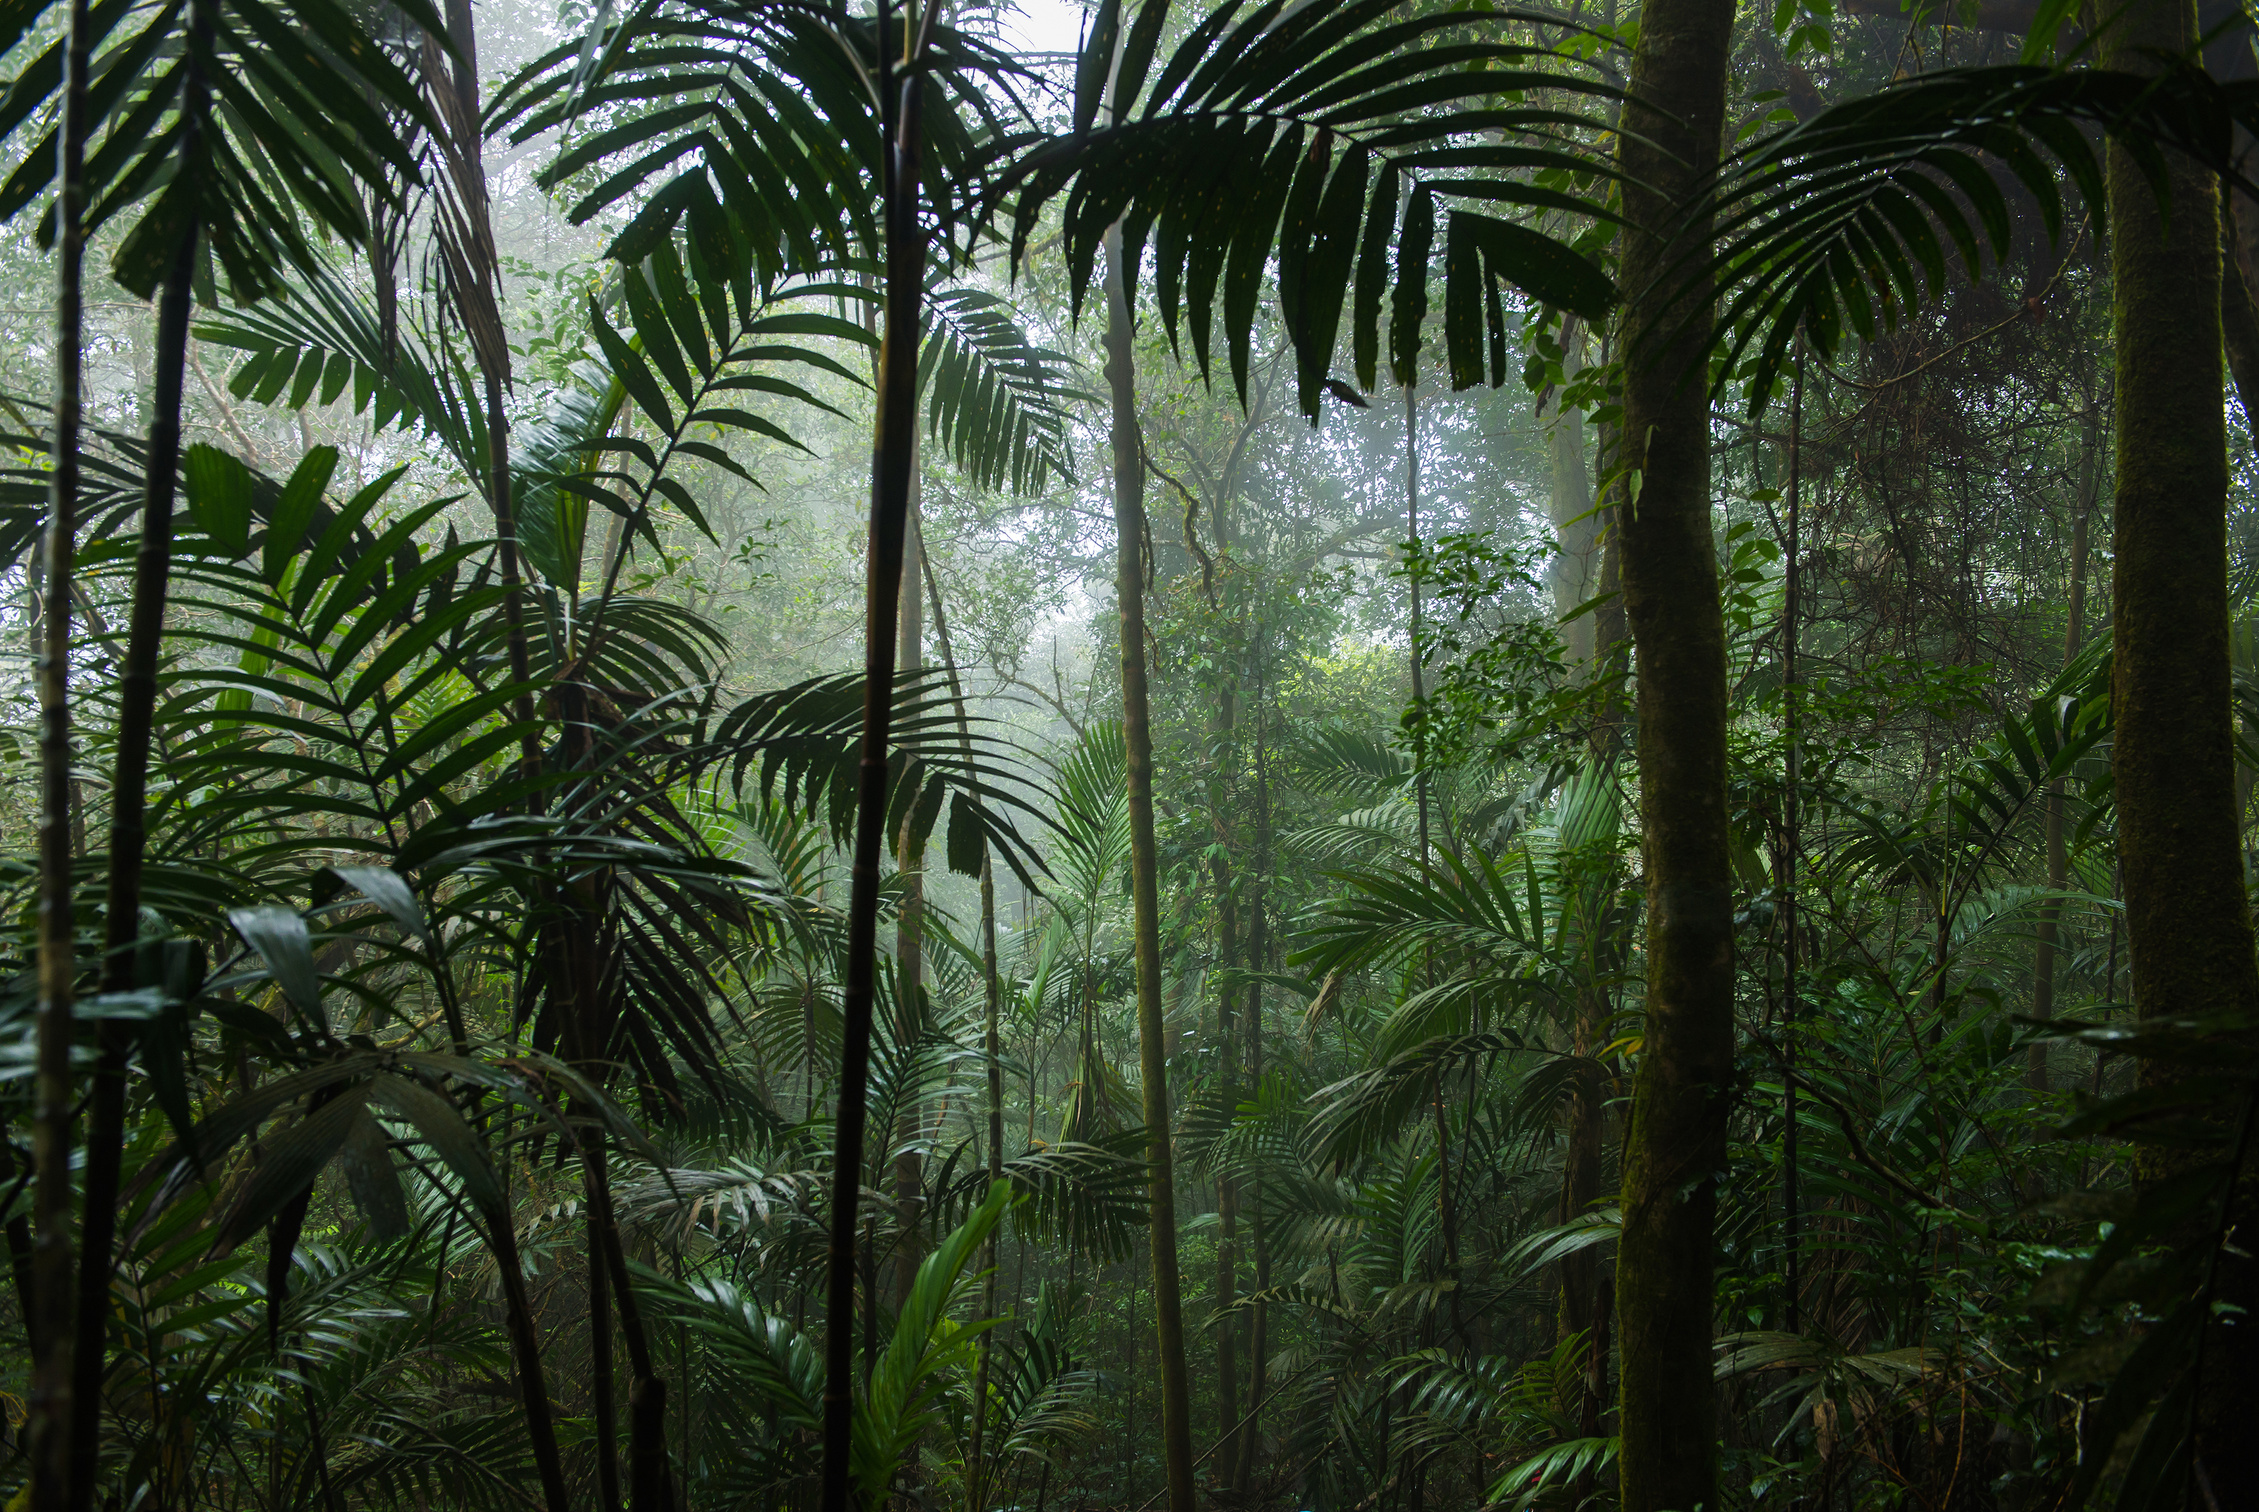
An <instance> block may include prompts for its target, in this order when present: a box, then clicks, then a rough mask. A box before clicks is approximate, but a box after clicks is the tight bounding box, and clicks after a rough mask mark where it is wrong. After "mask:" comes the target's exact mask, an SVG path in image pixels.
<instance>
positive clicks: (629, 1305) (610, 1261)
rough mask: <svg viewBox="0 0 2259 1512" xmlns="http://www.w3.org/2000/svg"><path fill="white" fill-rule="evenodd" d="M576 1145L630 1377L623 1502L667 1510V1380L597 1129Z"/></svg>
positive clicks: (642, 1511) (639, 1510)
mask: <svg viewBox="0 0 2259 1512" xmlns="http://www.w3.org/2000/svg"><path fill="white" fill-rule="evenodd" d="M592 1121H593V1120H592ZM581 1151H582V1155H581V1159H582V1173H583V1176H584V1177H585V1181H586V1191H587V1193H588V1205H589V1212H590V1217H591V1220H592V1224H593V1226H594V1228H595V1230H596V1239H597V1246H598V1252H599V1253H598V1256H597V1258H599V1259H601V1260H602V1262H603V1266H604V1271H605V1277H606V1280H607V1281H608V1282H609V1283H610V1284H609V1287H608V1288H607V1289H608V1290H609V1291H610V1292H611V1299H612V1301H613V1303H614V1304H616V1305H617V1306H618V1308H619V1318H620V1342H621V1343H622V1344H624V1345H626V1346H627V1356H628V1371H629V1373H630V1375H631V1376H632V1378H633V1379H632V1384H630V1386H629V1387H628V1506H629V1507H630V1508H631V1509H632V1512H668V1509H669V1508H670V1507H671V1506H672V1505H673V1502H674V1497H673V1494H672V1491H671V1489H670V1487H669V1484H668V1481H669V1476H668V1473H667V1439H666V1428H667V1383H666V1381H665V1380H664V1379H663V1378H662V1377H661V1376H660V1375H659V1370H658V1365H657V1363H656V1361H655V1359H654V1357H653V1355H652V1353H651V1337H650V1333H649V1331H648V1330H647V1329H646V1328H645V1327H644V1322H643V1309H642V1306H641V1305H640V1304H639V1303H638V1302H637V1301H636V1297H635V1278H634V1275H633V1273H632V1272H630V1271H629V1270H628V1265H627V1247H626V1245H625V1244H624V1243H623V1242H622V1240H621V1237H620V1219H619V1214H618V1212H617V1211H616V1210H615V1209H614V1207H613V1206H612V1180H611V1172H610V1170H609V1168H608V1167H607V1165H606V1163H605V1155H604V1137H603V1135H602V1134H601V1133H598V1132H591V1133H588V1134H584V1135H583V1136H582V1137H581ZM607 1332H608V1331H607Z"/></svg>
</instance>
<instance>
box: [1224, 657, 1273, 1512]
mask: <svg viewBox="0 0 2259 1512" xmlns="http://www.w3.org/2000/svg"><path fill="white" fill-rule="evenodd" d="M1261 650H1262V642H1261V640H1260V638H1258V639H1257V641H1256V652H1257V656H1258V658H1260V655H1261ZM1263 686H1264V684H1263V678H1262V663H1261V661H1260V660H1259V659H1258V661H1257V663H1256V683H1255V690H1256V697H1257V703H1256V705H1255V868H1256V876H1257V877H1258V878H1259V879H1260V880H1259V882H1258V884H1257V886H1256V888H1255V890H1254V893H1253V896H1252V897H1251V898H1250V899H1249V908H1248V913H1249V915H1250V926H1249V928H1248V931H1247V951H1246V957H1247V965H1248V969H1249V970H1251V971H1268V970H1270V966H1271V929H1270V912H1269V909H1268V906H1267V905H1268V901H1269V894H1270V887H1269V884H1270V878H1271V785H1270V780H1269V769H1268V765H1267V763H1266V761H1265V755H1266V752H1265V749H1264V747H1265V739H1264V737H1265V735H1266V734H1267V732H1268V729H1269V720H1268V719H1267V717H1266V716H1267V714H1268V707H1267V705H1265V704H1264V703H1263V702H1262V701H1261V699H1262V693H1263ZM1244 1017H1245V1019H1246V1021H1247V1029H1246V1033H1247V1055H1246V1062H1245V1064H1246V1067H1247V1078H1248V1081H1249V1083H1250V1085H1252V1086H1255V1087H1258V1088H1260V1087H1261V1086H1262V1085H1263V986H1262V983H1261V982H1250V983H1249V984H1248V987H1247V1002H1246V1011H1245V1014H1244ZM1254 1196H1255V1212H1254V1221H1253V1223H1252V1224H1250V1225H1249V1227H1250V1228H1252V1229H1253V1231H1254V1248H1255V1291H1256V1293H1257V1300H1256V1302H1255V1304H1254V1305H1253V1306H1252V1307H1250V1308H1249V1309H1248V1316H1247V1411H1246V1413H1245V1417H1246V1422H1244V1423H1242V1424H1241V1425H1240V1426H1239V1443H1238V1453H1239V1463H1238V1465H1237V1466H1236V1467H1234V1469H1233V1471H1232V1482H1231V1483H1232V1484H1233V1485H1234V1486H1237V1487H1240V1488H1241V1489H1242V1490H1245V1489H1247V1488H1248V1487H1251V1486H1252V1485H1253V1484H1254V1482H1255V1468H1256V1463H1255V1462H1256V1457H1257V1451H1258V1450H1259V1449H1260V1448H1261V1446H1262V1442H1263V1431H1262V1424H1263V1419H1262V1406H1263V1396H1264V1393H1265V1391H1266V1389H1267V1387H1268V1381H1269V1376H1270V1344H1271V1341H1270V1304H1269V1303H1268V1302H1265V1301H1263V1300H1261V1294H1262V1293H1264V1292H1267V1291H1269V1290H1270V1288H1271V1249H1270V1241H1269V1239H1268V1238H1267V1237H1266V1236H1265V1234H1264V1232H1263V1187H1262V1183H1261V1182H1259V1181H1258V1182H1257V1183H1256V1185H1255V1192H1254Z"/></svg>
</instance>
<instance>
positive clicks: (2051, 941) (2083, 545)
mask: <svg viewBox="0 0 2259 1512" xmlns="http://www.w3.org/2000/svg"><path fill="white" fill-rule="evenodd" d="M2100 431H2101V417H2100V414H2099V412H2098V411H2097V410H2096V408H2095V406H2094V403H2093V401H2092V400H2089V401H2088V403H2087V408H2086V431H2085V435H2084V437H2083V439H2082V441H2081V444H2080V448H2079V496H2078V501H2077V504H2076V506H2075V508H2076V513H2074V514H2073V515H2072V516H2071V573H2070V577H2071V583H2070V588H2071V593H2070V618H2069V621H2068V623H2067V624H2066V625H2065V626H2064V629H2063V665H2064V666H2066V667H2068V666H2069V665H2070V664H2071V663H2072V662H2073V661H2074V660H2076V659H2077V657H2078V654H2079V643H2080V640H2081V638H2082V637H2083V635H2084V632H2085V628H2086V627H2085V616H2086V556H2087V522H2088V520H2089V519H2091V518H2092V517H2093V513H2094V490H2095V479H2096V475H2097V473H2098V471H2099V467H2098V462H2099V457H2098V455H2097V454H2098V453H2099V452H2100V451H2101V447H2102V438H2101V435H2100ZM2070 876H2071V859H2070V850H2069V847H2068V846H2066V845H2065V843H2064V838H2063V784H2062V783H2060V782H2054V783H2050V784H2048V788H2047V888H2048V891H2050V892H2058V893H2059V892H2061V891H2062V890H2063V888H2064V886H2065V884H2067V883H2068V882H2069V881H2070ZM2062 920H2063V903H2062V900H2061V899H2059V898H2050V899H2049V900H2048V901H2047V902H2045V903H2043V904H2041V905H2040V910H2039V923H2038V926H2037V928H2035V929H2034V930H2033V933H2034V935H2036V936H2037V939H2038V943H2037V945H2036V947H2035V948H2034V950H2033V952H2032V1017H2033V1018H2035V1019H2042V1020H2044V1019H2051V1018H2053V1017H2054V1016H2055V954H2056V948H2057V944H2058V941H2057V938H2056V936H2057V934H2058V932H2059V931H2060V929H2061V927H2062ZM2024 1057H2025V1059H2024V1085H2026V1086H2027V1087H2030V1088H2031V1089H2032V1090H2033V1091H2034V1092H2045V1091H2046V1090H2047V1046H2046V1045H2045V1044H2044V1043H2040V1044H2034V1045H2032V1046H2031V1047H2030V1048H2028V1049H2027V1050H2025V1052H2024Z"/></svg>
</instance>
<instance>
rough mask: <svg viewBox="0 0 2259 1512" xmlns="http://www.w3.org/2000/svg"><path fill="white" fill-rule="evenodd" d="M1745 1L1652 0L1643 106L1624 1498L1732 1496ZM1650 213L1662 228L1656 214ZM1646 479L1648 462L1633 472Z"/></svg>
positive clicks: (1632, 118) (1627, 139) (1633, 326)
mask: <svg viewBox="0 0 2259 1512" xmlns="http://www.w3.org/2000/svg"><path fill="white" fill-rule="evenodd" d="M1733 18H1734V7H1733V4H1732V0H1649V4H1648V5H1647V7H1646V9H1645V10H1644V11H1643V12H1642V13H1641V17H1640V31H1639V42H1638V46H1637V49H1636V50H1635V52H1634V54H1633V58H1632V77H1631V83H1630V86H1629V93H1628V95H1627V97H1626V101H1625V104H1624V130H1623V134H1622V138H1621V141H1622V144H1623V145H1622V148H1621V152H1622V163H1623V167H1624V170H1625V174H1626V178H1625V186H1624V211H1625V216H1626V219H1627V220H1628V221H1629V223H1630V226H1631V228H1632V229H1630V230H1628V231H1627V232H1626V239H1625V246H1624V260H1623V274H1622V277H1623V286H1624V287H1625V288H1626V289H1628V290H1631V291H1632V294H1631V298H1630V301H1629V303H1628V305H1627V306H1626V309H1625V311H1624V329H1625V335H1626V346H1625V354H1626V360H1625V363H1624V420H1623V433H1622V442H1621V444H1622V447H1623V450H1624V453H1625V455H1624V462H1625V464H1626V466H1627V468H1628V469H1630V470H1633V471H1634V472H1636V477H1637V480H1638V481H1637V485H1636V493H1634V494H1632V496H1631V497H1630V498H1629V501H1628V502H1629V507H1628V508H1626V509H1623V510H1620V511H1619V512H1618V516H1619V517H1618V523H1617V528H1618V530H1620V531H1621V533H1622V536H1623V587H1624V608H1625V612H1626V617H1627V619H1628V622H1629V624H1630V627H1631V640H1632V651H1633V655H1634V656H1635V657H1636V658H1637V664H1638V665H1637V670H1638V687H1637V713H1638V731H1639V774H1640V815H1641V840H1642V845H1643V849H1644V852H1645V860H1646V868H1647V1026H1646V1035H1645V1046H1644V1049H1643V1050H1642V1052H1641V1054H1640V1060H1639V1070H1638V1074H1637V1079H1636V1081H1635V1083H1634V1086H1633V1092H1632V1110H1631V1119H1630V1126H1629V1128H1628V1129H1627V1130H1626V1134H1625V1139H1624V1173H1623V1213H1624V1221H1623V1236H1622V1239H1621V1241H1620V1243H1619V1245H1618V1249H1617V1260H1616V1316H1617V1336H1618V1340H1619V1345H1618V1347H1619V1351H1620V1358H1621V1362H1622V1365H1621V1369H1622V1383H1623V1384H1622V1412H1621V1423H1620V1432H1621V1434H1622V1437H1623V1449H1622V1457H1621V1460H1620V1462H1619V1463H1620V1467H1621V1488H1622V1489H1621V1501H1622V1505H1623V1509H1624V1512H1664V1509H1677V1512H1690V1509H1692V1508H1695V1507H1715V1506H1716V1505H1717V1503H1718V1493H1717V1432H1716V1427H1715V1419H1716V1407H1715V1405H1714V1400H1713V1388H1712V1385H1711V1347H1710V1339H1711V1322H1712V1311H1713V1302H1714V1299H1713V1296H1712V1286H1711V1265H1712V1254H1711V1251H1712V1233H1713V1228H1714V1226H1715V1219H1716V1213H1717V1181H1718V1172H1719V1171H1721V1170H1722V1169H1723V1168H1724V1167H1725V1164H1726V1121H1727V1115H1728V1113H1729V1111H1730V1109H1731V1104H1732V1088H1733V1054H1734V1034H1733V990H1734V965H1733V960H1734V957H1733V871H1732V863H1731V858H1730V855H1729V851H1728V838H1727V808H1726V654H1725V625H1724V617H1723V614H1722V612H1721V609H1720V605H1719V598H1718V565H1717V554H1716V547H1715V544H1714V541H1713V537H1712V531H1711V523H1710V431H1709V403H1708V395H1707V392H1706V389H1707V385H1706V383H1705V377H1706V372H1707V368H1706V363H1705V360H1704V359H1705V353H1706V350H1707V348H1708V346H1709V342H1710V333H1711V330H1712V324H1713V318H1714V316H1713V311H1712V308H1711V300H1710V293H1709V290H1708V289H1707V288H1706V287H1697V288H1694V289H1691V290H1682V289H1681V288H1680V287H1679V285H1680V284H1681V283H1682V281H1683V280H1684V279H1685V277H1686V276H1687V275H1686V273H1685V271H1684V270H1685V268H1686V266H1688V265H1689V264H1691V265H1694V266H1700V265H1701V264H1702V263H1703V262H1705V261H1706V259H1707V256H1708V251H1709V243H1710V237H1711V229H1710V225H1709V222H1708V221H1707V220H1706V219H1701V218H1689V217H1688V216H1687V215H1686V213H1685V207H1686V206H1688V205H1692V204H1695V203H1697V202H1698V197H1699V196H1700V194H1701V193H1702V192H1703V190H1704V189H1705V188H1706V187H1707V182H1708V178H1709V174H1710V172H1711V169H1712V167H1713V165H1715V163H1716V162H1717V158H1718V143H1719V138H1720V135H1721V133H1722V131H1723V127H1724V121H1725V87H1726V72H1727V56H1728V52H1729V49H1730V43H1731V39H1732V33H1733ZM1643 228H1645V229H1643ZM1627 475H1629V474H1627Z"/></svg>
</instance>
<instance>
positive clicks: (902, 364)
mask: <svg viewBox="0 0 2259 1512" xmlns="http://www.w3.org/2000/svg"><path fill="white" fill-rule="evenodd" d="M890 9H891V7H889V6H887V5H885V4H884V3H883V0H882V4H881V6H880V9H879V23H880V24H879V36H880V37H882V38H885V37H887V36H888V35H889V29H888V28H889V24H890V18H889V11H890ZM927 19H928V20H929V22H930V19H931V12H930V10H929V12H928V15H927ZM922 47H923V41H922V39H921V42H920V46H919V51H920V52H922ZM905 61H906V64H907V66H906V68H905V69H904V70H903V77H902V80H901V84H900V90H901V93H900V97H899V98H900V105H899V106H898V107H897V108H895V109H894V110H892V111H891V112H890V113H889V116H888V119H887V121H886V125H887V126H888V127H889V128H890V129H889V131H888V133H887V135H888V136H889V137H891V139H892V140H891V142H890V143H889V146H888V152H887V161H886V176H885V178H886V182H885V195H884V212H885V219H886V335H885V337H884V338H883V340H882V342H881V344H880V347H879V372H878V425H877V428H876V430H875V432H874V434H873V437H872V444H871V522H870V545H869V554H868V560H867V569H866V570H867V573H868V576H867V577H866V579H865V584H864V593H863V603H864V621H863V655H864V662H863V734H862V748H861V754H860V757H859V764H858V768H857V772H856V791H855V851H854V861H853V864H852V869H851V871H850V873H849V876H850V888H849V896H848V905H847V973H846V977H847V979H846V983H845V991H844V992H843V993H842V994H841V1001H840V1010H841V1012H840V1016H841V1031H840V1059H839V1095H838V1101H837V1104H836V1107H835V1109H834V1113H833V1125H832V1126H833V1134H834V1141H835V1142H834V1144H833V1148H832V1202H831V1244H830V1250H829V1253H828V1255H827V1257H826V1261H825V1299H824V1427H823V1480H822V1502H821V1506H822V1512H850V1507H851V1506H852V1501H853V1495H854V1486H853V1480H852V1472H853V1464H852V1450H853V1442H854V1430H855V1386H854V1368H855V1285H856V1279H857V1276H856V1272H857V1270H858V1268H859V1267H858V1266H857V1264H856V1259H857V1254H856V1247H857V1237H858V1236H857V1233H856V1209H857V1206H858V1204H859V1201H860V1198H861V1196H862V1188H863V1136H864V1131H865V1127H866V1125H867V1124H868V1123H869V1121H870V1077H871V1010H872V1005H873V1003H874V1001H875V999H876V996H877V986H878V902H879V888H880V883H881V879H880V876H879V867H880V863H881V862H882V860H883V859H884V857H885V854H886V796H887V795H886V777H887V763H886V757H887V744H888V730H889V727H890V725H891V724H892V722H893V717H894V637H895V620H896V614H897V612H898V598H897V596H898V595H899V594H900V592H901V588H902V553H903V543H904V536H905V533H906V530H907V526H908V520H909V513H910V477H911V473H912V471H913V469H914V467H915V466H916V461H917V457H916V440H915V437H916V433H917V424H918V412H917V400H918V332H919V329H920V324H921V312H920V308H919V306H920V302H921V300H922V298H923V296H924V293H925V240H924V229H923V227H922V226H921V225H920V224H919V220H918V182H919V174H920V167H919V144H920V135H919V120H918V113H919V111H918V107H919V76H918V70H919V69H920V68H922V67H923V62H922V59H921V57H920V56H919V55H918V52H913V53H911V54H910V55H909V56H908V58H907V59H906V60H905ZM895 88H896V83H895V68H894V64H893V59H892V56H891V53H890V51H889V48H888V46H886V45H882V46H881V48H880V53H879V69H878V91H879V98H880V100H881V101H882V102H885V103H888V104H891V103H892V102H893V98H894V90H895Z"/></svg>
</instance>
